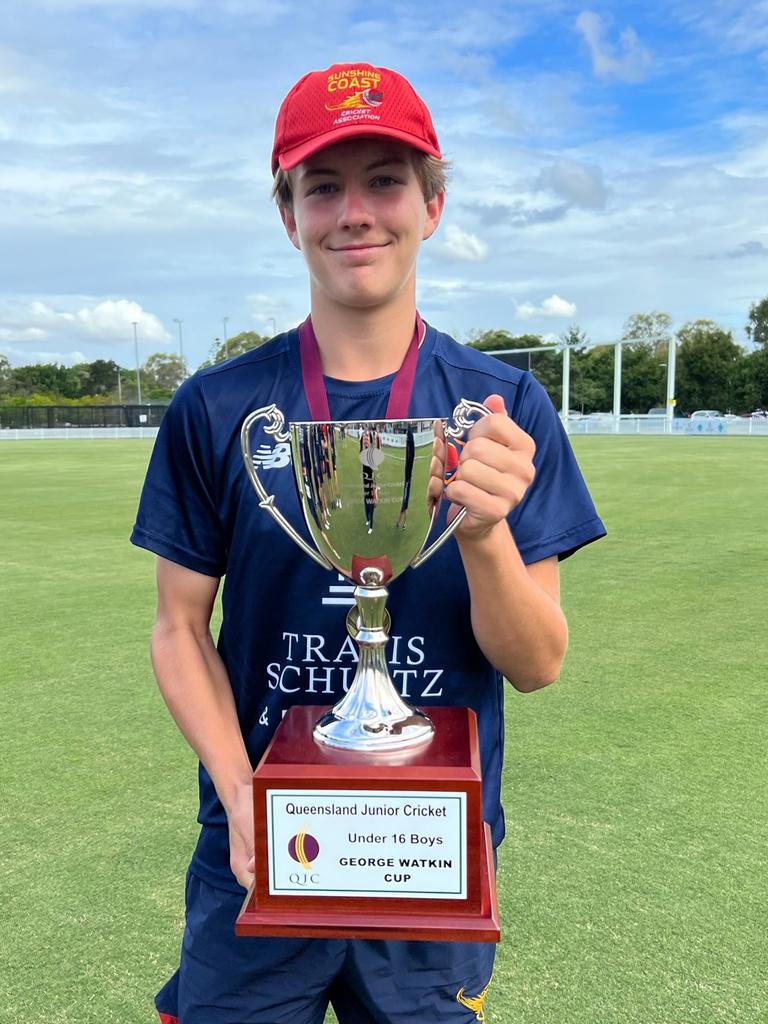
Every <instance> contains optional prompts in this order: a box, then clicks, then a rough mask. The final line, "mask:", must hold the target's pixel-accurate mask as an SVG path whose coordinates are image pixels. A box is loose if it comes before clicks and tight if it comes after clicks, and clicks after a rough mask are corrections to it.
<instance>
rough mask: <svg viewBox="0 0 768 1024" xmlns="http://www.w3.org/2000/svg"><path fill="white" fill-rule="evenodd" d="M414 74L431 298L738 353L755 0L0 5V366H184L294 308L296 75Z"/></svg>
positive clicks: (767, 15) (472, 311) (607, 336)
mask: <svg viewBox="0 0 768 1024" xmlns="http://www.w3.org/2000/svg"><path fill="white" fill-rule="evenodd" d="M342 60H351V61H361V60H365V61H368V62H370V63H373V64H379V65H384V66H388V67H395V68H397V69H398V70H400V71H402V72H403V73H404V74H406V75H407V76H408V77H409V78H410V79H411V81H412V82H413V83H414V85H415V86H416V88H417V90H418V91H419V92H420V93H421V94H422V95H423V96H424V98H425V99H426V100H427V102H428V103H429V105H430V108H431V110H432V113H433V116H434V119H435V122H436V125H437V129H438V134H439V137H440V141H441V144H442V147H443V150H444V152H445V153H446V155H447V156H448V157H450V159H451V160H452V161H453V164H454V171H453V174H452V180H451V186H450V191H449V197H448V203H447V207H446V213H445V217H444V220H443V223H442V225H441V227H440V230H439V232H438V234H437V235H436V236H435V237H434V238H433V239H431V240H430V241H429V242H428V243H427V244H426V245H425V247H424V250H423V253H422V257H421V262H420V269H419V306H420V308H421V310H422V313H423V314H424V316H425V317H426V318H427V319H428V320H429V321H431V322H432V323H434V324H435V325H436V326H438V327H440V328H442V329H444V330H447V331H450V332H452V333H454V334H455V335H456V336H457V337H459V338H460V339H463V338H466V337H467V335H468V334H469V332H470V331H471V330H473V329H486V328H493V327H504V328H506V329H508V330H510V331H512V332H513V333H522V332H524V331H525V332H528V331H534V332H537V333H541V334H544V335H546V336H549V337H557V336H558V335H559V334H561V333H562V332H563V331H564V330H565V329H566V328H567V327H568V325H569V324H570V323H578V324H579V326H580V327H581V328H582V329H583V330H585V331H586V333H587V335H588V336H589V338H590V339H591V340H592V341H593V342H595V343H598V342H602V341H610V340H613V339H615V338H616V337H617V336H619V335H620V333H621V329H622V326H623V324H624V321H625V320H626V318H627V317H628V316H629V315H630V314H631V313H633V312H640V311H650V310H653V309H662V310H666V311H668V312H669V313H671V315H672V317H673V319H674V322H675V325H676V326H680V325H681V324H683V323H685V322H686V321H688V320H690V319H694V318H699V317H702V318H710V319H713V320H716V321H718V322H719V323H721V324H723V325H724V326H727V327H729V328H731V329H732V330H733V331H734V333H735V335H736V337H737V339H738V340H742V339H743V337H744V332H743V326H744V322H745V320H746V315H747V311H748V308H749V305H750V303H751V302H753V301H755V300H758V299H760V298H762V297H763V296H764V295H766V294H768V2H767V0H757V2H753V3H749V4H746V5H745V4H743V3H736V2H734V0H710V2H707V0H699V2H698V3H697V2H693V0H667V2H666V3H663V4H662V3H657V2H655V0H649V2H646V3H635V2H629V3H621V4H619V3H595V4H591V5H585V4H580V3H570V2H567V0H540V2H532V0H531V2H527V0H523V2H517V3H515V2H496V3H482V2H481V3H477V4H474V5H471V4H467V3H466V2H462V3H459V2H455V0H445V2H443V3H440V4H434V3H420V4H404V3H400V4H398V3H393V4H391V5H389V6H386V7H377V6H375V7H372V8H369V9H366V8H361V5H359V4H353V3H351V2H341V0H326V2H325V3H324V4H323V5H322V17H321V16H320V15H318V14H316V13H314V8H311V7H310V6H309V5H308V4H298V3H296V2H294V0H265V2H256V0H222V2H215V0H209V2H203V0H96V2H85V0H26V2H24V3H20V2H11V3H8V4H5V5H3V9H2V11H1V12H0V232H2V236H1V237H2V245H1V246H0V268H1V269H2V274H0V352H4V353H5V354H6V355H7V356H8V357H9V358H10V360H11V362H12V363H13V364H14V365H19V364H22V363H26V362H35V361H58V362H64V363H68V364H69V363H72V362H78V361H81V360H83V359H86V360H92V359H96V358H112V359H115V360H116V361H118V362H120V363H122V364H123V365H132V363H133V328H132V326H131V324H132V322H133V321H137V322H138V324H139V328H138V331H139V344H140V357H141V359H142V360H143V359H144V358H146V356H147V355H149V354H150V353H151V352H155V351H169V352H170V351H174V350H175V349H176V347H177V344H178V335H177V325H176V323H175V322H174V320H175V319H179V320H182V321H183V342H184V349H185V354H186V355H187V357H188V360H189V363H190V364H191V366H193V367H194V366H195V365H197V363H199V362H200V361H201V360H202V359H204V358H205V357H206V355H207V353H208V350H209V348H210V346H211V343H212V342H213V339H214V338H215V337H217V336H218V337H220V336H221V335H222V332H223V330H224V324H223V322H222V321H223V318H224V317H227V318H228V320H227V330H228V332H229V333H230V334H235V333H237V332H238V331H241V330H247V329H253V330H258V331H260V332H262V333H271V332H272V327H273V325H274V326H276V327H277V329H278V330H282V329H285V328H288V327H291V326H293V325H294V324H296V323H297V322H298V321H299V320H301V319H302V318H303V317H304V315H305V314H306V312H307V303H308V289H307V284H306V274H305V272H304V268H303V264H302V261H301V257H300V255H299V254H298V253H296V251H295V250H294V249H293V247H292V246H291V245H290V243H289V242H288V240H287V238H286V237H285V235H284V232H283V229H282V226H281V224H280V221H279V217H278V215H277V212H276V210H275V209H274V207H273V206H272V204H271V203H270V201H269V187H270V175H269V167H268V163H269V152H270V148H271V135H272V129H273V124H274V116H275V113H276V111H277V107H278V105H279V103H280V101H281V99H282V97H283V95H284V94H285V92H286V91H287V90H288V89H289V88H290V87H291V85H292V84H293V83H294V81H295V80H296V79H297V78H298V77H299V76H300V75H301V74H303V73H304V72H305V71H307V70H310V69H312V68H323V67H326V66H328V65H329V64H331V63H334V62H336V61H342Z"/></svg>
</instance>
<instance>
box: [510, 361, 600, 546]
mask: <svg viewBox="0 0 768 1024" xmlns="http://www.w3.org/2000/svg"><path fill="white" fill-rule="evenodd" d="M510 414H511V416H512V418H513V419H514V420H515V422H516V423H517V424H518V426H520V427H521V428H522V429H523V430H524V431H525V432H526V433H527V434H530V436H531V437H532V438H533V440H534V441H535V442H536V454H535V456H534V459H533V461H534V465H535V467H536V476H535V477H534V479H533V483H532V484H531V485H530V487H529V488H528V490H527V491H526V493H525V496H524V497H523V500H522V501H521V502H520V504H519V505H518V506H517V508H515V510H514V511H513V512H512V514H511V516H510V519H509V523H510V528H511V530H512V534H513V536H514V538H515V542H516V543H517V547H518V550H519V552H520V555H521V557H522V559H523V561H524V562H525V563H526V564H527V565H530V564H531V563H533V562H540V561H541V560H542V559H544V558H551V557H552V556H553V555H557V557H558V558H559V559H561V560H562V559H563V558H567V557H568V556H569V555H572V554H573V553H574V552H575V551H577V550H578V549H579V548H580V547H583V546H584V545H585V544H589V543H590V542H591V541H593V540H597V539H598V538H599V537H604V536H605V532H606V530H605V527H604V526H603V523H602V521H601V520H600V518H599V516H598V514H597V511H596V510H595V506H594V503H593V501H592V498H591V496H590V494H589V491H588V490H587V485H586V484H585V482H584V478H583V476H582V475H581V470H580V469H579V466H578V463H577V462H576V457H575V455H574V454H573V449H572V448H571V444H570V441H569V440H568V435H567V434H566V432H565V429H564V428H563V425H562V423H561V422H560V417H559V416H558V415H557V412H556V410H555V407H554V406H553V405H552V402H551V400H550V398H549V396H548V395H547V393H546V391H545V390H544V388H543V387H542V386H541V384H539V382H538V381H537V380H536V379H535V377H532V376H530V375H528V374H526V376H525V377H524V379H523V381H521V384H520V387H519V388H518V393H517V398H516V401H515V403H514V406H513V408H512V409H511V410H510Z"/></svg>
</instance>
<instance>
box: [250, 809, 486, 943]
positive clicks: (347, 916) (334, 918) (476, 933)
mask: <svg viewBox="0 0 768 1024" xmlns="http://www.w3.org/2000/svg"><path fill="white" fill-rule="evenodd" d="M482 845H483V849H482V854H481V867H482V871H481V879H482V886H481V908H480V912H479V913H477V912H475V913H471V912H470V913H467V912H466V911H465V912H462V911H461V910H458V909H457V910H445V909H444V908H441V909H440V910H439V911H438V910H437V908H434V909H433V908H430V909H429V910H425V911H422V912H421V913H415V912H413V911H408V912H405V913H398V912H397V911H392V910H385V911H382V912H378V911H374V910H373V909H366V910H357V911H355V910H336V909H333V908H332V907H331V906H328V905H327V903H328V901H326V904H324V905H319V904H318V901H313V905H312V906H311V907H309V906H307V903H306V899H305V898H299V899H298V900H297V903H300V904H301V905H300V906H296V908H295V909H293V908H292V909H285V910H271V909H270V910H268V909H265V908H263V907H259V904H258V903H257V900H256V894H255V891H254V890H255V886H252V887H251V888H250V890H249V891H248V895H247V896H246V897H245V900H244V901H243V906H242V909H241V911H240V914H239V916H238V918H237V923H236V924H235V933H236V934H237V935H255V936H262V937H264V936H276V937H279V938H309V939H390V940H396V941H397V940H403V941H412V940H419V941H424V942H499V940H500V938H501V929H500V926H499V903H498V898H497V895H496V873H495V870H494V860H493V846H492V844H491V829H490V826H489V825H487V824H486V825H485V826H484V828H483V840H482Z"/></svg>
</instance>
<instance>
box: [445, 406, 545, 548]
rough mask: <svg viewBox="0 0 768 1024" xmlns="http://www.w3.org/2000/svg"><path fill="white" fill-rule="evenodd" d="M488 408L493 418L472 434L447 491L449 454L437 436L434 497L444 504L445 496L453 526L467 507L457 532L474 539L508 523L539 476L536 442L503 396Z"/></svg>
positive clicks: (476, 427)
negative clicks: (512, 414)
mask: <svg viewBox="0 0 768 1024" xmlns="http://www.w3.org/2000/svg"><path fill="white" fill-rule="evenodd" d="M484 404H485V405H486V406H487V407H488V408H489V409H490V410H491V415H490V416H484V417H483V418H482V419H480V420H478V421H477V423H475V425H474V426H473V427H472V429H471V430H470V431H469V435H468V437H467V441H466V443H465V444H464V447H463V448H462V451H461V457H460V459H459V465H458V468H457V470H456V472H455V474H454V475H453V477H452V478H451V481H450V483H448V484H447V486H444V483H443V481H444V479H445V466H446V458H447V450H446V443H445V441H444V440H443V438H442V437H441V436H440V437H438V436H436V437H435V442H434V445H433V448H432V466H431V480H430V485H429V497H430V499H432V500H434V501H439V499H440V496H441V495H442V494H443V493H444V494H445V496H446V497H447V498H448V500H449V501H450V502H451V507H450V509H449V510H448V522H449V523H450V522H452V520H453V519H455V517H456V516H457V515H458V513H459V510H460V509H461V508H462V507H463V508H466V510H467V514H466V515H465V516H464V519H463V521H462V522H461V523H460V525H459V526H458V528H457V531H456V532H457V534H458V535H459V536H461V537H464V538H466V539H468V540H469V539H475V538H479V537H482V536H484V535H485V534H487V533H489V532H490V531H491V530H492V529H493V527H494V526H496V525H497V523H500V522H501V521H502V520H503V519H506V517H507V516H508V515H509V513H510V512H511V511H512V509H513V508H515V506H516V505H518V504H519V503H520V501H521V500H522V498H523V495H524V494H525V492H526V491H527V489H528V487H529V486H530V484H531V482H532V480H533V477H534V475H535V472H536V470H535V467H534V465H533V456H534V453H535V451H536V445H535V443H534V441H533V438H532V437H530V436H529V435H528V434H526V433H525V431H524V430H521V429H520V427H518V425H517V424H516V423H515V422H514V421H513V420H511V419H510V418H509V416H508V415H507V412H506V409H505V408H504V399H503V398H502V397H501V395H489V396H488V398H486V400H485V403H484Z"/></svg>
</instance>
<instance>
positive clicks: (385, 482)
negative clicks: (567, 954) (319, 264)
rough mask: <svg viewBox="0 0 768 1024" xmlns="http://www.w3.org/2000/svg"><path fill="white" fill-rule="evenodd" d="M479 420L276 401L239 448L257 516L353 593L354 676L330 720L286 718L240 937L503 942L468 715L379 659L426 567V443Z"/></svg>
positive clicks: (257, 814)
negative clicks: (286, 479) (320, 415)
mask: <svg viewBox="0 0 768 1024" xmlns="http://www.w3.org/2000/svg"><path fill="white" fill-rule="evenodd" d="M484 415H488V410H487V409H486V408H485V406H482V405H480V404H479V403H476V402H468V401H466V400H462V402H460V403H459V405H457V407H456V409H455V410H454V412H453V417H452V421H451V422H446V421H442V420H436V421H432V420H418V419H401V420H391V419H390V420H383V421H373V420H357V421H350V422H338V421H327V422H305V423H291V424H290V425H289V426H288V428H287V429H286V425H285V420H284V417H283V414H282V413H281V412H280V410H279V409H277V408H276V406H274V405H271V406H268V407H265V408H263V409H257V410H256V411H255V412H252V413H251V414H250V415H249V416H248V417H246V419H245V421H244V423H243V426H242V431H241V446H242V452H243V459H244V462H245V467H246V471H247V472H248V475H249V477H250V480H251V483H252V484H253V486H254V488H255V490H256V493H257V494H258V496H259V498H260V506H261V507H262V508H263V509H264V510H265V511H266V512H268V513H269V514H270V515H271V516H272V517H273V518H274V519H275V520H276V522H277V523H278V524H279V525H280V526H281V527H282V529H283V530H285V532H286V533H288V535H289V536H290V537H291V538H292V539H293V540H294V541H295V542H296V544H298V546H299V547H300V548H301V549H302V550H303V551H304V552H305V553H306V554H307V555H308V556H309V557H310V558H312V559H314V560H315V561H316V562H318V563H319V564H320V565H322V566H323V567H324V568H326V569H332V570H335V571H336V572H338V573H340V574H341V575H342V576H344V577H345V578H346V579H347V580H349V581H350V582H351V583H354V584H355V591H354V600H355V604H354V607H352V608H351V609H350V610H349V613H348V614H347V630H348V632H349V634H350V636H351V637H352V638H353V640H355V642H356V644H357V646H358V649H359V660H358V664H357V672H356V675H355V678H354V681H353V683H352V685H351V686H350V688H349V690H348V692H347V693H346V694H345V696H344V697H343V698H342V699H341V700H340V701H339V702H338V703H337V704H336V705H335V706H334V707H332V708H328V707H320V706H318V707H313V706H306V705H302V706H296V707H293V708H291V709H289V711H288V712H287V713H286V715H285V717H284V719H283V721H282V722H281V724H280V725H279V726H278V728H277V730H276V732H275V735H274V737H273V739H272V742H271V743H270V744H269V746H268V748H267V750H266V752H265V754H264V756H263V757H262V759H261V761H260V763H259V765H258V766H257V768H256V770H255V772H254V776H253V797H254V836H255V859H256V874H255V881H254V884H253V886H252V888H251V890H250V891H249V893H248V895H247V897H246V899H245V902H244V904H243V907H242V910H241V912H240V915H239V917H238V919H237V923H236V926H235V930H236V932H237V934H238V935H277V936H294V937H299V936H301V937H328V938H330V937H343V938H374V939H429V940H433V941H435V940H437V941H468V940H474V941H481V942H498V941H499V937H500V932H499V921H498V905H497V900H496V891H495V880H494V859H493V849H492V844H491V838H490V829H489V827H488V825H487V824H485V823H484V822H483V817H482V778H481V770H480V755H479V749H478V738H477V724H476V721H475V715H474V712H472V711H471V710H470V709H468V708H455V707H448V708H433V709H430V717H427V715H426V714H424V712H423V711H421V710H419V709H417V708H412V707H410V706H409V705H408V704H407V703H406V702H405V701H404V700H403V699H402V698H401V697H400V695H399V694H398V692H397V690H396V689H395V686H394V684H393V682H392V679H391V677H390V674H389V670H388V667H387V662H386V655H385V648H386V644H387V641H388V639H389V630H390V618H389V613H388V612H387V610H386V600H387V588H386V587H387V584H388V583H389V582H390V581H391V580H393V579H394V578H396V577H397V576H399V575H400V574H401V573H402V572H404V571H405V570H406V569H407V568H409V567H414V568H415V567H418V566H419V565H421V564H422V563H423V562H425V561H426V560H427V559H428V558H429V557H430V556H431V555H432V554H433V553H434V551H436V550H437V549H438V548H439V547H440V546H441V545H442V544H443V543H444V542H445V541H446V540H447V538H448V537H449V536H450V534H451V533H452V532H453V531H454V530H455V529H456V527H457V526H458V524H459V523H460V522H461V519H462V518H463V515H464V510H461V511H460V512H459V514H458V515H457V516H456V518H455V519H454V520H453V521H452V522H451V524H450V525H449V526H448V527H447V528H446V529H445V530H444V531H443V533H442V534H441V535H440V536H439V537H438V538H437V539H436V540H434V541H433V542H432V543H431V544H429V545H428V546H427V542H428V538H429V534H430V530H431V527H432V525H433V522H434V519H435V515H436V511H437V505H438V502H437V501H435V500H430V497H429V484H430V480H431V478H432V457H433V441H434V437H435V432H436V431H439V430H441V431H442V432H443V438H444V440H445V441H446V442H449V441H450V440H451V439H452V438H456V437H459V436H461V435H462V434H463V433H465V431H466V430H468V429H469V428H470V427H471V425H472V423H473V422H475V420H476V419H477V418H478V417H480V416H484ZM258 421H265V425H264V430H265V432H266V433H268V434H271V435H273V436H274V437H275V439H276V440H278V441H290V447H291V459H292V464H293V470H294V478H295V482H296V490H297V493H298V497H299V503H300V505H301V508H302V511H303V514H304V519H305V523H306V527H307V530H308V532H309V536H310V538H311V541H312V542H313V544H314V546H313V544H311V543H308V542H307V541H306V540H305V539H304V537H303V536H302V535H301V534H300V533H298V532H297V531H296V529H295V528H294V527H293V526H292V525H291V524H290V522H288V520H287V519H286V518H285V517H284V516H283V514H282V512H280V510H279V509H278V508H276V506H275V502H274V496H273V495H270V494H269V493H268V492H267V491H266V490H265V488H264V486H263V484H262V482H261V480H260V479H259V476H258V471H257V469H256V467H255V463H254V459H253V454H252V450H251V441H250V434H251V430H252V428H253V426H254V425H255V424H256V423H257V422H258Z"/></svg>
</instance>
